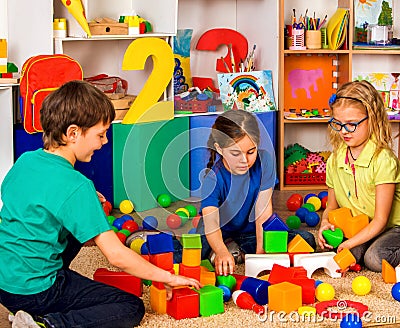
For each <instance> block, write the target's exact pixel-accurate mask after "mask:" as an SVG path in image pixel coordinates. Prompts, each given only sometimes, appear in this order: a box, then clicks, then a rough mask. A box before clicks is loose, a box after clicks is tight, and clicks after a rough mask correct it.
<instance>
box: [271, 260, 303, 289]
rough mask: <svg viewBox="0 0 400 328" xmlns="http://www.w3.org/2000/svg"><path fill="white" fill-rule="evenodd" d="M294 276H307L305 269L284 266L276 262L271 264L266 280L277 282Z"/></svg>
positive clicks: (272, 282)
mask: <svg viewBox="0 0 400 328" xmlns="http://www.w3.org/2000/svg"><path fill="white" fill-rule="evenodd" d="M295 278H307V270H306V269H304V268H303V267H286V266H283V265H280V264H277V263H274V265H273V266H272V269H271V272H270V274H269V278H268V281H269V282H270V283H271V284H277V283H280V282H283V281H289V280H291V279H295Z"/></svg>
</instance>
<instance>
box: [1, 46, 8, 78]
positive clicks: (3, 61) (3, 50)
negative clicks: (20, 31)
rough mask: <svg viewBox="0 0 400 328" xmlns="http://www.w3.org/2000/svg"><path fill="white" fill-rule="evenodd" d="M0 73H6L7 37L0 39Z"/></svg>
mask: <svg viewBox="0 0 400 328" xmlns="http://www.w3.org/2000/svg"><path fill="white" fill-rule="evenodd" d="M0 73H7V39H0Z"/></svg>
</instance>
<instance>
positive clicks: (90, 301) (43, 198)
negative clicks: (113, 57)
mask: <svg viewBox="0 0 400 328" xmlns="http://www.w3.org/2000/svg"><path fill="white" fill-rule="evenodd" d="M114 117H115V111H114V108H113V105H112V103H111V102H110V100H109V99H108V98H107V96H106V95H104V94H103V93H102V92H101V91H99V90H98V89H96V88H95V87H93V86H92V85H90V84H89V83H87V82H83V81H71V82H68V83H66V84H64V85H63V86H62V87H60V88H59V89H58V90H56V91H54V92H53V93H51V94H50V95H49V96H48V97H47V98H46V99H45V101H44V102H43V106H42V109H41V124H42V127H43V130H44V132H43V142H44V148H43V149H38V150H36V151H31V152H26V153H24V154H23V155H22V156H21V157H20V158H19V159H18V160H17V161H16V163H15V164H14V166H13V167H12V168H11V170H10V171H9V172H8V174H7V176H6V177H5V179H4V181H3V183H2V186H1V197H2V201H3V207H2V209H1V211H0V240H1V243H0V253H1V257H0V303H1V304H2V305H4V306H5V307H6V308H7V309H8V310H9V311H11V312H13V313H16V315H15V318H14V321H13V327H37V324H36V323H35V321H36V322H39V323H40V324H42V326H44V327H72V326H79V327H115V324H116V323H117V324H118V327H132V326H134V325H138V324H140V321H141V319H142V318H143V315H144V305H143V301H142V300H141V299H140V298H139V297H137V296H135V295H132V294H129V293H126V292H124V291H122V290H120V289H118V288H115V287H112V286H108V285H105V284H102V283H99V282H96V281H93V280H91V279H88V278H86V277H83V276H81V275H80V274H78V273H76V272H74V271H72V270H70V269H69V265H70V263H71V261H72V260H73V258H74V257H75V256H76V255H77V253H78V252H79V249H80V247H81V245H82V244H83V243H85V242H86V241H88V240H90V239H93V240H94V242H95V243H96V244H97V246H98V247H99V249H100V250H101V252H102V253H103V254H104V255H105V257H106V258H107V260H108V261H109V262H110V263H111V264H112V265H114V266H116V267H118V268H120V269H121V270H123V271H125V272H127V273H129V274H132V275H134V276H137V277H139V278H143V279H149V280H154V281H159V282H162V283H164V285H165V287H166V289H167V297H171V292H172V290H171V288H172V287H174V286H180V285H191V286H195V287H196V288H199V287H200V285H199V282H198V281H196V280H194V279H190V278H186V277H182V276H179V275H173V274H171V273H170V272H168V271H165V270H162V269H160V268H158V267H156V266H154V265H152V264H151V263H149V262H148V261H146V260H144V259H143V258H142V257H141V256H140V255H138V254H136V253H135V252H134V251H132V250H131V249H129V248H128V247H126V246H125V245H123V244H122V243H121V241H120V240H119V239H118V237H117V236H116V234H115V233H114V231H113V230H111V228H110V225H109V224H108V222H107V218H106V216H105V213H104V211H103V208H102V206H101V203H100V201H99V197H98V194H97V193H96V190H95V188H94V185H93V183H92V182H91V181H90V180H89V179H87V178H86V177H85V176H83V175H82V174H81V173H79V172H78V171H76V170H75V169H74V164H75V162H76V161H81V162H89V161H90V160H91V157H92V155H93V153H94V151H95V150H98V149H100V148H101V147H102V146H103V145H104V144H106V143H107V141H108V140H107V136H106V132H107V130H108V128H109V127H110V124H111V122H112V120H113V119H114ZM100 196H101V195H100ZM103 201H104V199H103ZM28 313H29V314H28Z"/></svg>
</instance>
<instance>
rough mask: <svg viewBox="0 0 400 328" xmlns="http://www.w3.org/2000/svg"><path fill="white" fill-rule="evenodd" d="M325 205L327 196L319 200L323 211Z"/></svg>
mask: <svg viewBox="0 0 400 328" xmlns="http://www.w3.org/2000/svg"><path fill="white" fill-rule="evenodd" d="M327 203H328V196H325V197H323V198H322V199H321V207H322V208H323V209H325V208H326V204H327Z"/></svg>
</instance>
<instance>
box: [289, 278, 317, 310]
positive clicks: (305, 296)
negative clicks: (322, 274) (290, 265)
mask: <svg viewBox="0 0 400 328" xmlns="http://www.w3.org/2000/svg"><path fill="white" fill-rule="evenodd" d="M288 282H290V283H292V284H295V285H297V286H300V287H301V299H302V302H303V304H313V303H314V302H315V280H314V279H310V278H307V277H305V278H293V279H289V280H288Z"/></svg>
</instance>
